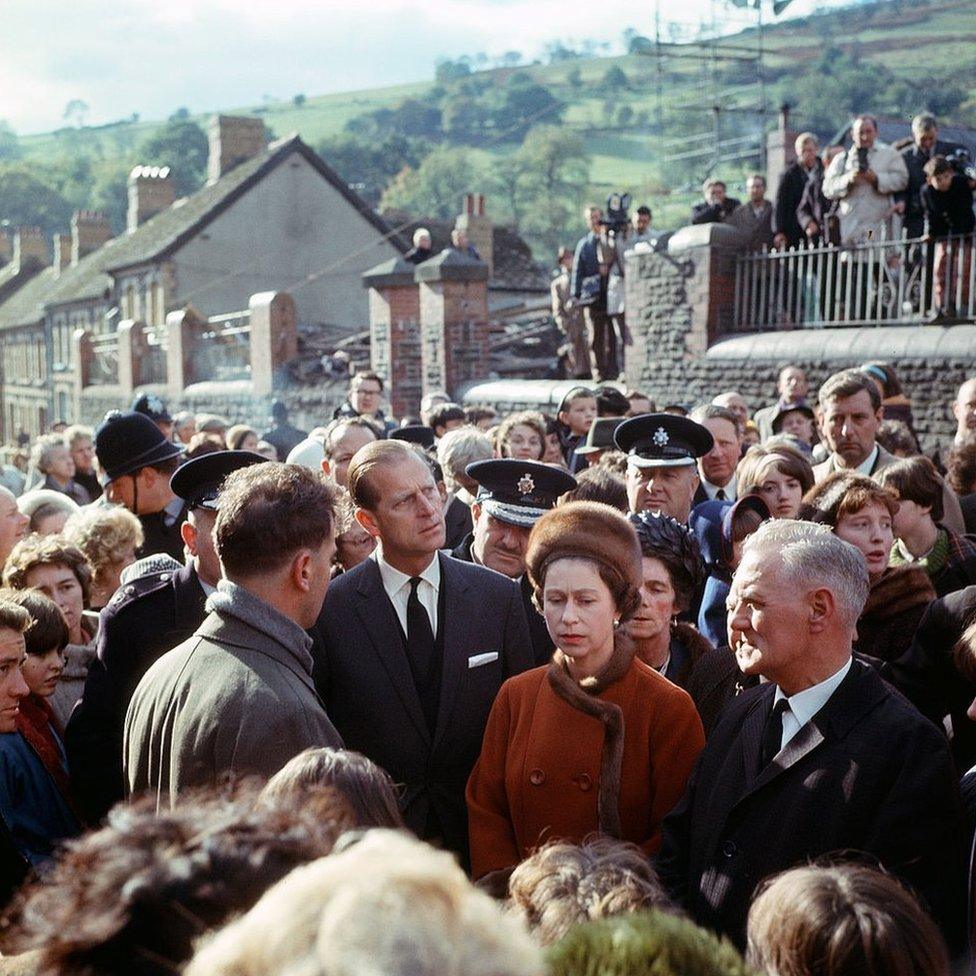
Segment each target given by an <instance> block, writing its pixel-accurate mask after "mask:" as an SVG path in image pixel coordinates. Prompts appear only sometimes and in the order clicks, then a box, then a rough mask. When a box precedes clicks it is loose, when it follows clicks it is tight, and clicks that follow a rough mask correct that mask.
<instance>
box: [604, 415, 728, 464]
mask: <svg viewBox="0 0 976 976" xmlns="http://www.w3.org/2000/svg"><path fill="white" fill-rule="evenodd" d="M613 439H614V441H615V442H616V444H617V447H619V448H620V450H621V451H623V452H624V453H625V454H626V455H627V460H628V462H629V463H630V464H633V465H634V466H635V467H638V468H670V467H677V466H679V465H687V464H694V463H695V461H696V460H697V459H698V458H700V457H701V456H702V455H703V454H707V453H708V452H709V451H710V450H711V449H712V446H713V444H714V443H715V442H714V441H713V439H712V435H711V434H710V433H709V431H708V428H707V427H703V426H702V425H701V424H698V423H695V421H694V420H691V419H689V418H688V417H678V416H676V415H675V414H671V413H645V414H641V416H639V417H631V419H630V420H625V421H624V422H623V423H622V424H621V425H620V426H619V427H618V428H617V429H616V431H614V435H613Z"/></svg>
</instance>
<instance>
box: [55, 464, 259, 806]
mask: <svg viewBox="0 0 976 976" xmlns="http://www.w3.org/2000/svg"><path fill="white" fill-rule="evenodd" d="M264 460H265V458H263V457H261V456H260V455H259V454H252V453H251V452H249V451H219V452H216V453H213V454H204V455H202V456H201V457H199V458H195V459H193V460H192V461H187V463H186V464H184V465H183V466H182V467H181V468H180V469H179V470H178V471H177V472H176V474H175V475H174V476H173V480H172V482H171V485H172V488H173V491H174V493H175V494H176V496H177V497H179V498H182V499H183V500H184V501H185V502H186V504H187V508H188V514H187V518H186V521H185V522H183V524H182V525H181V526H180V533H181V537H182V539H183V542H184V544H185V545H186V547H187V549H188V550H189V552H190V561H189V563H188V564H187V565H186V566H182V567H179V568H178V569H176V570H174V569H165V570H159V571H156V572H149V573H147V574H146V575H140V576H137V577H136V578H135V579H133V580H132V582H131V583H128V584H126V585H124V586H122V587H120V588H119V589H118V590H117V591H116V593H115V595H114V596H113V597H112V599H111V600H110V601H109V603H108V606H106V607H105V609H104V610H102V613H101V618H100V621H99V629H98V646H97V653H98V656H97V658H96V659H95V660H94V661H93V662H92V664H91V667H90V668H89V669H88V676H87V678H86V679H85V690H84V693H83V694H82V697H81V701H79V702H78V704H77V705H76V706H75V709H74V711H73V712H72V713H71V718H70V719H69V721H68V726H67V728H66V729H65V748H66V750H67V753H68V763H69V766H70V768H71V785H72V790H73V793H74V799H75V801H76V802H77V804H78V806H79V808H80V812H81V814H82V815H83V816H84V818H85V820H86V821H87V822H88V823H89V824H97V823H99V822H100V821H101V820H102V819H103V818H104V817H105V814H107V813H108V811H109V810H110V809H111V807H112V806H114V805H115V804H116V803H118V802H119V800H121V799H122V798H123V796H124V793H125V789H124V787H125V784H124V780H123V778H122V729H123V725H124V723H125V710H126V709H127V708H128V707H129V700H130V699H131V698H132V693H133V692H134V691H135V690H136V685H138V684H139V681H140V680H141V678H142V676H143V675H144V674H145V673H146V671H148V670H149V667H150V666H151V665H152V664H153V663H154V662H155V661H156V660H157V659H158V658H159V657H161V656H162V655H163V654H165V653H166V652H167V651H169V650H172V649H173V648H174V647H176V645H177V644H181V643H182V642H183V641H185V640H186V639H187V638H188V637H189V636H190V635H191V634H192V633H193V632H194V631H195V630H196V629H197V627H199V626H200V624H202V623H203V619H204V617H205V616H206V615H207V613H206V610H205V609H204V605H205V604H206V602H207V596H208V595H209V594H211V593H213V592H214V591H215V590H216V587H217V581H218V580H219V579H220V561H219V560H218V559H217V553H216V552H215V551H214V544H213V527H214V521H215V520H216V517H217V515H216V499H217V495H218V493H219V490H220V485H221V483H222V482H223V480H224V478H225V477H226V476H227V475H228V474H229V473H230V472H231V471H236V470H237V469H238V468H241V467H247V466H248V465H251V464H259V463H261V462H263V461H264Z"/></svg>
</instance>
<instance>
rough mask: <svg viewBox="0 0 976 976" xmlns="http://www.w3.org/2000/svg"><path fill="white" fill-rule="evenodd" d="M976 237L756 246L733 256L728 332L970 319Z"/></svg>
mask: <svg viewBox="0 0 976 976" xmlns="http://www.w3.org/2000/svg"><path fill="white" fill-rule="evenodd" d="M973 285H974V266H973V236H971V235H970V236H964V237H958V236H957V237H948V238H944V239H938V240H932V239H930V238H924V237H920V238H902V239H901V240H884V239H882V240H878V241H868V242H866V243H863V244H857V245H852V246H846V247H838V246H835V245H821V246H817V247H806V246H804V247H796V248H790V249H788V250H782V251H767V250H764V251H756V252H751V253H748V254H742V255H740V256H739V257H738V258H737V259H736V267H735V299H734V312H733V319H732V324H731V327H730V329H729V331H732V332H761V331H771V330H776V329H801V328H824V327H830V326H878V325H919V324H922V323H925V322H928V321H930V320H931V319H932V318H933V316H934V315H935V314H936V313H937V312H939V311H940V310H941V311H942V313H943V315H942V317H941V318H940V319H938V320H937V321H940V322H942V321H945V322H949V321H952V320H972V319H973V318H974V317H976V316H974V312H976V309H974V298H976V289H974V287H973Z"/></svg>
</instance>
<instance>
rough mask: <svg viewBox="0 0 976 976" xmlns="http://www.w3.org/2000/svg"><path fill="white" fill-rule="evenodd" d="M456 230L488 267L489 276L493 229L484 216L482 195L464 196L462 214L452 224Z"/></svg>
mask: <svg viewBox="0 0 976 976" xmlns="http://www.w3.org/2000/svg"><path fill="white" fill-rule="evenodd" d="M454 226H455V227H456V228H457V229H458V230H463V231H465V232H466V233H467V235H468V243H469V244H471V245H472V246H473V247H474V249H475V250H476V251H477V252H478V254H479V255H480V256H481V260H482V261H484V262H485V264H487V265H488V272H489V275H492V274H494V270H495V243H494V235H495V227H494V225H493V224H492V222H491V218H490V217H487V216H485V196H484V194H483V193H466V194H465V195H464V212H463V213H462V214H461V215H460V216H459V217H458V219H457V220H456V221H455V222H454Z"/></svg>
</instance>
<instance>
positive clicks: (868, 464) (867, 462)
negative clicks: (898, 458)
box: [854, 444, 880, 478]
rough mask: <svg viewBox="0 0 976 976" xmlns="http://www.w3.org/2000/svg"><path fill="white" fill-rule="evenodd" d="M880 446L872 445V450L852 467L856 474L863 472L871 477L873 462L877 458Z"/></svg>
mask: <svg viewBox="0 0 976 976" xmlns="http://www.w3.org/2000/svg"><path fill="white" fill-rule="evenodd" d="M879 450H880V448H879V447H878V445H877V444H875V445H874V450H873V451H872V452H871V453H870V454H869V455H868V456H867V457H866V458H865V459H864V460H863V461H862V462H861V463H860V464H859V465H858V466H857V467H856V468H855V469H854V471H855V472H856V473H857V474H863V475H865V476H866V477H868V478H870V477H871V471H872V470H873V469H874V465H875V462H876V461H877V460H878V452H879Z"/></svg>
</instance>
